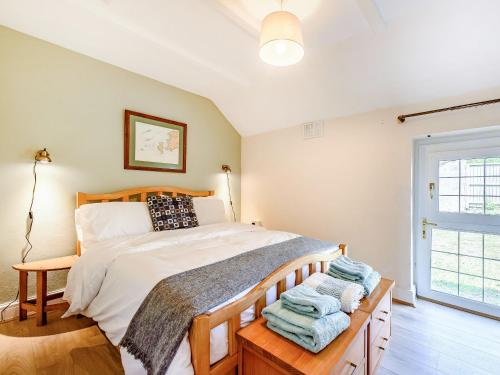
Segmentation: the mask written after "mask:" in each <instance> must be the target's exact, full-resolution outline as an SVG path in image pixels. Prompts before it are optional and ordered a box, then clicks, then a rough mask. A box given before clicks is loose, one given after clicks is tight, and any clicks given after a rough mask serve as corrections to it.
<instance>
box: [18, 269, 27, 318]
mask: <svg viewBox="0 0 500 375" xmlns="http://www.w3.org/2000/svg"><path fill="white" fill-rule="evenodd" d="M27 300H28V272H26V271H19V321H21V320H26V318H27V317H28V310H26V309H24V308H23V303H24V302H26V301H27Z"/></svg>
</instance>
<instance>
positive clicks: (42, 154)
mask: <svg viewBox="0 0 500 375" xmlns="http://www.w3.org/2000/svg"><path fill="white" fill-rule="evenodd" d="M35 162H39V163H52V159H51V158H50V154H49V152H48V151H47V149H46V148H44V149H43V150H38V151H37V152H36V154H35Z"/></svg>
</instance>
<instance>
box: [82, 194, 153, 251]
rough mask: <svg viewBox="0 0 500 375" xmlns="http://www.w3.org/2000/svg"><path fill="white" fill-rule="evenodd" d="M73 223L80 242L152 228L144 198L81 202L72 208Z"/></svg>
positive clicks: (145, 231) (136, 232) (141, 231)
mask: <svg viewBox="0 0 500 375" xmlns="http://www.w3.org/2000/svg"><path fill="white" fill-rule="evenodd" d="M75 224H76V233H77V236H78V240H80V241H81V242H82V243H83V242H84V243H90V242H95V241H102V240H107V239H110V238H115V237H121V236H130V235H134V234H144V233H148V232H152V231H153V224H152V223H151V216H150V215H149V210H148V206H147V204H146V203H145V202H108V203H91V204H84V205H83V206H81V207H80V208H78V209H76V211H75Z"/></svg>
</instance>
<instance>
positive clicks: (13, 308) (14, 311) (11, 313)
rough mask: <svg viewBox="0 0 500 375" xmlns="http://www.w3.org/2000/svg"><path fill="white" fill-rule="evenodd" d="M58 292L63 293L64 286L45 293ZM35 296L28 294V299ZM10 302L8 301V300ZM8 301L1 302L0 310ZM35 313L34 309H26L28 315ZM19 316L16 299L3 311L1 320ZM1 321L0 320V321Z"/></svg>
mask: <svg viewBox="0 0 500 375" xmlns="http://www.w3.org/2000/svg"><path fill="white" fill-rule="evenodd" d="M60 292H63V293H64V288H62V289H57V290H52V291H50V292H48V293H47V295H49V296H50V295H51V294H56V293H60ZM34 298H36V296H34V295H33V296H29V297H28V299H34ZM9 302H10V301H9ZM9 302H5V303H2V304H1V305H0V311H1V310H3V309H4V307H5V306H7V305H8V304H9ZM33 314H35V312H34V311H28V316H29V315H33ZM18 316H19V302H18V301H16V302H14V303H13V304H12V305H10V306H9V307H8V308H7V309H6V310H5V311H4V312H3V321H4V322H5V321H8V320H12V319H15V318H17V317H18ZM0 322H1V321H0Z"/></svg>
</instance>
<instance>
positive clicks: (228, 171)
mask: <svg viewBox="0 0 500 375" xmlns="http://www.w3.org/2000/svg"><path fill="white" fill-rule="evenodd" d="M222 170H223V171H224V173H225V174H226V179H227V191H228V194H229V205H230V206H231V211H232V213H233V221H234V222H236V213H235V212H234V206H233V198H232V196H231V183H230V181H229V174H230V173H231V167H230V166H229V165H227V164H222Z"/></svg>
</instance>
